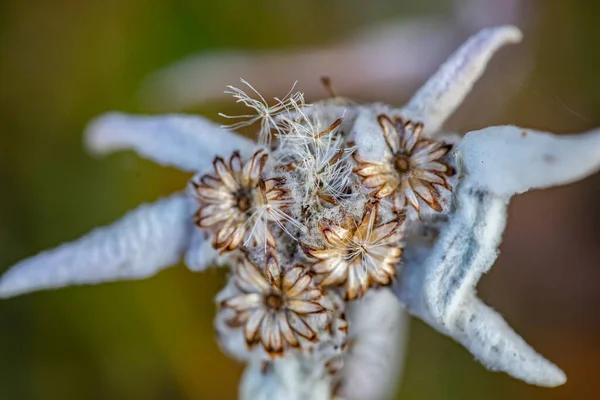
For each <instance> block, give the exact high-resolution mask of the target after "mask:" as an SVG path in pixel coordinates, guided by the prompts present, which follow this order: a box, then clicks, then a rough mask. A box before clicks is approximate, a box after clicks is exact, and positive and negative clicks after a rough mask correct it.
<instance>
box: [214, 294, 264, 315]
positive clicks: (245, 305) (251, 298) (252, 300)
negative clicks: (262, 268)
mask: <svg viewBox="0 0 600 400" xmlns="http://www.w3.org/2000/svg"><path fill="white" fill-rule="evenodd" d="M261 304H262V295H260V294H258V293H250V294H243V295H239V296H235V297H232V298H230V299H227V300H225V301H224V302H223V306H225V307H229V308H232V309H234V310H236V311H245V310H248V309H251V308H256V307H259V306H260V305H261Z"/></svg>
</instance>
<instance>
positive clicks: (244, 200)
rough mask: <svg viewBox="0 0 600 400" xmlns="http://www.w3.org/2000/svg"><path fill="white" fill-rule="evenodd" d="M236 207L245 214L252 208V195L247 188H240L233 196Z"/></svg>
mask: <svg viewBox="0 0 600 400" xmlns="http://www.w3.org/2000/svg"><path fill="white" fill-rule="evenodd" d="M234 196H235V201H236V206H237V208H238V209H239V210H240V211H241V212H246V211H248V210H249V209H250V207H252V194H251V193H250V190H248V189H247V188H241V189H239V190H238V191H237V192H235V194H234Z"/></svg>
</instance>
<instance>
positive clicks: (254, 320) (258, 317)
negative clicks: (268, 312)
mask: <svg viewBox="0 0 600 400" xmlns="http://www.w3.org/2000/svg"><path fill="white" fill-rule="evenodd" d="M264 316H265V312H264V311H263V310H262V309H257V310H255V311H254V312H253V313H252V314H251V315H250V318H248V322H246V325H245V326H244V338H245V339H246V343H248V344H252V343H256V342H258V341H259V340H260V336H258V337H257V335H258V333H259V328H260V326H261V323H262V321H263V319H264Z"/></svg>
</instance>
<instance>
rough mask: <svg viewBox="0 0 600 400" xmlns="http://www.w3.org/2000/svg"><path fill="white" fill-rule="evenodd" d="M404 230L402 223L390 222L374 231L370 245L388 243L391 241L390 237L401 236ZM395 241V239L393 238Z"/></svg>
mask: <svg viewBox="0 0 600 400" xmlns="http://www.w3.org/2000/svg"><path fill="white" fill-rule="evenodd" d="M401 229H402V221H390V222H387V223H385V224H381V225H379V226H378V227H377V228H375V229H374V230H373V233H372V234H371V237H370V238H369V242H370V243H379V242H383V243H386V242H388V241H391V239H390V236H392V235H394V234H398V235H400V232H399V231H400V230H401ZM392 239H393V238H392Z"/></svg>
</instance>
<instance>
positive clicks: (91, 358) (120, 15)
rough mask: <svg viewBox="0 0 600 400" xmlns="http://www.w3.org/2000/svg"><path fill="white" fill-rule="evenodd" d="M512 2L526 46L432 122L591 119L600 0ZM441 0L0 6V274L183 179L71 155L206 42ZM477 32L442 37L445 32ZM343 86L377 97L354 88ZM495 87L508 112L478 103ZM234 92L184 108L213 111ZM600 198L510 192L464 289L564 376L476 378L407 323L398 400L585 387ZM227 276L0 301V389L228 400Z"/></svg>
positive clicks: (571, 189)
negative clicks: (493, 259) (504, 213)
mask: <svg viewBox="0 0 600 400" xmlns="http://www.w3.org/2000/svg"><path fill="white" fill-rule="evenodd" d="M483 1H491V0H483ZM471 3H477V1H471ZM516 3H517V4H518V6H519V7H524V8H525V9H526V11H525V12H524V13H525V14H524V15H526V18H523V19H520V21H522V22H523V25H522V26H521V27H522V28H523V31H524V33H525V41H524V43H523V44H521V45H519V46H523V47H521V50H520V51H519V50H518V49H517V47H518V46H517V47H514V49H513V47H511V48H510V50H508V49H507V50H503V53H502V54H500V55H499V57H498V60H496V59H495V60H494V61H493V62H492V63H491V65H490V68H489V69H488V71H487V73H486V75H485V77H484V79H483V81H482V82H481V83H480V84H478V85H477V86H476V87H475V91H474V93H473V96H472V97H470V98H469V99H468V100H467V102H466V103H465V104H464V106H463V107H462V108H461V109H460V110H459V112H458V113H457V114H456V115H455V116H454V117H453V118H452V119H451V120H450V121H449V122H448V124H447V125H446V126H447V127H448V128H449V129H451V130H457V131H460V132H466V131H468V130H471V129H477V128H481V127H482V126H485V125H491V124H517V125H521V126H527V127H530V128H535V129H540V130H548V131H553V132H557V133H561V132H578V131H582V130H586V129H589V128H592V127H594V126H598V125H600V74H599V72H598V71H600V46H598V40H599V38H600V4H598V3H596V2H592V1H584V0H571V1H542V0H539V1H523V2H516ZM453 7H455V5H454V4H452V2H450V1H422V0H421V1H397V0H387V1H384V0H377V1H373V2H363V1H357V0H350V1H341V0H338V1H317V0H309V1H304V2H301V3H300V2H291V1H290V2H288V1H275V0H270V1H269V0H261V1H242V0H224V1H191V0H187V1H185V0H143V1H142V0H127V1H125V0H120V1H119V0H106V1H83V2H82V1H75V0H54V1H45V0H3V1H1V2H0V134H1V138H2V140H1V141H0V181H1V182H2V184H1V189H0V270H2V271H3V270H5V269H6V268H8V267H9V266H10V265H12V264H13V263H15V262H16V261H18V260H19V259H21V258H24V257H26V256H29V255H32V254H34V253H35V252H37V251H40V250H42V249H44V248H47V247H51V246H55V245H57V244H59V243H61V242H63V241H66V240H71V239H74V238H76V237H78V236H79V235H81V234H83V233H85V232H87V231H88V230H89V229H91V228H92V227H95V226H98V225H102V224H106V223H109V222H111V221H113V220H115V219H117V218H118V217H120V216H121V215H122V214H123V213H124V212H125V211H126V210H128V209H130V208H133V207H135V206H136V205H138V204H139V203H141V202H147V201H153V200H154V199H156V198H157V197H159V196H161V195H164V194H167V193H170V192H171V191H174V190H178V189H180V188H181V187H183V185H184V184H185V182H186V179H187V178H188V176H187V175H186V174H183V173H180V172H178V171H175V170H173V169H165V168H160V167H158V166H156V165H154V164H152V163H151V162H148V161H145V160H142V159H139V158H137V157H136V156H135V155H134V154H132V153H121V154H117V155H113V156H110V157H108V158H106V159H93V158H92V157H90V156H88V155H87V154H86V153H85V152H84V150H83V146H82V141H81V138H82V131H83V128H84V126H85V124H86V122H87V121H89V120H90V119H91V118H93V117H94V116H95V115H97V114H100V113H102V112H104V111H106V110H112V109H116V110H123V111H127V112H149V111H150V110H148V109H146V108H144V107H143V106H141V105H140V102H139V98H138V96H137V93H138V89H139V87H140V84H141V82H142V81H143V79H144V78H145V77H146V76H147V75H148V74H150V73H151V72H153V71H155V70H157V69H158V68H161V67H164V66H165V65H168V64H169V63H172V62H174V61H177V60H179V59H181V58H182V57H185V56H187V55H190V54H194V53H199V52H203V51H208V50H219V49H225V48H238V49H248V50H252V49H270V50H279V49H292V48H296V47H304V48H310V47H311V46H322V45H323V44H324V43H335V41H336V40H338V39H339V38H342V37H344V36H345V35H347V34H350V33H352V32H353V31H354V30H355V29H356V28H357V27H361V26H367V25H369V24H373V23H376V22H379V21H388V20H397V21H399V23H403V21H410V20H411V19H413V18H417V17H424V16H427V17H429V16H439V17H440V18H444V17H445V16H447V15H449V14H450V13H452V12H453ZM466 7H469V5H467V6H466ZM475 31H476V29H471V30H468V29H466V30H465V29H463V30H460V31H459V30H457V31H456V37H457V43H459V42H461V41H463V40H464V39H466V37H467V36H468V35H469V34H472V33H474V32H475ZM523 49H525V50H523ZM423 51H424V52H425V51H427V49H425V48H424V49H423ZM450 51H451V49H448V50H447V52H446V54H440V58H443V57H445V56H446V55H448V54H449V53H450ZM518 57H528V59H529V62H530V66H529V67H528V68H529V70H528V73H526V74H523V75H520V76H519V77H517V78H516V79H511V77H513V78H514V76H515V74H516V73H515V67H514V66H513V65H516V64H513V61H514V63H517V62H519V61H517V58H518ZM323 68H324V69H327V66H326V65H324V66H323ZM348 68H352V66H351V65H349V66H348ZM398 68H402V65H399V66H398ZM423 68H424V69H427V70H430V69H431V66H429V65H428V66H424V67H423ZM324 72H326V73H327V71H324ZM321 73H322V72H319V71H316V75H315V77H314V79H315V80H318V79H319V76H320V75H319V74H321ZM521 76H522V77H521ZM332 78H333V79H334V83H335V76H332ZM236 79H237V78H236ZM290 79H293V78H290ZM231 83H232V84H236V83H237V81H233V82H231ZM290 83H291V82H290ZM420 83H422V82H417V81H411V82H407V84H406V85H403V86H402V87H399V88H398V90H397V92H396V94H394V95H393V96H392V98H389V97H390V96H389V95H387V98H386V100H389V101H390V102H392V103H393V104H396V105H401V104H402V103H403V102H405V101H406V100H407V97H408V96H409V95H410V93H411V91H412V90H414V89H415V88H416V87H418V86H419V84H420ZM298 88H299V89H300V90H302V82H299V86H298ZM284 94H285V93H279V95H284ZM350 95H352V96H353V97H355V98H358V99H361V100H377V99H378V98H379V94H378V93H377V91H369V90H361V91H360V92H358V93H350ZM498 99H506V104H505V106H504V107H502V108H501V109H498V110H497V111H494V112H490V109H491V108H493V107H496V105H497V104H498V101H497V100H498ZM309 100H315V98H309ZM232 103H233V102H231V101H228V102H224V103H221V102H219V101H217V102H210V103H204V104H203V105H200V106H197V107H193V108H189V109H186V110H185V111H187V112H194V113H199V114H203V115H205V116H207V117H209V118H214V119H218V117H217V112H218V111H223V112H228V111H231V110H230V108H228V107H231V104H232ZM492 111H493V110H492ZM483 113H485V115H486V119H485V120H482V114H483ZM599 203H600V176H599V175H596V176H593V177H590V178H588V179H586V180H584V181H582V182H579V183H577V184H572V185H568V186H565V187H560V188H554V189H550V190H544V191H537V192H532V193H527V194H525V195H522V196H518V197H516V198H514V199H513V202H512V203H511V206H510V215H509V222H508V229H507V231H506V234H505V240H504V242H503V244H502V248H501V250H502V252H501V255H500V258H499V260H498V262H497V263H496V265H495V266H494V268H493V269H492V271H491V272H490V273H489V274H488V275H487V276H486V277H484V279H483V280H482V283H481V285H480V287H479V289H480V295H481V296H482V297H483V298H484V299H485V300H486V301H487V302H488V303H489V304H491V305H492V306H493V307H494V308H496V309H497V310H499V311H500V312H501V313H502V314H503V315H504V316H505V318H506V319H507V320H508V321H509V323H510V324H511V325H512V326H513V327H514V328H515V329H516V330H517V331H518V332H519V333H520V334H521V335H522V336H523V337H524V338H525V339H526V340H527V341H528V342H529V343H530V344H532V346H533V347H534V348H536V349H537V350H538V351H540V352H541V353H542V354H544V355H545V356H546V357H548V358H549V359H550V360H552V361H554V362H555V363H556V364H557V365H559V366H560V367H561V368H562V369H563V370H564V371H565V372H566V373H567V375H568V379H569V380H568V382H567V384H566V385H564V386H563V387H560V388H556V389H542V388H536V387H532V386H527V385H526V384H524V383H521V382H518V381H516V380H514V379H512V378H510V377H508V376H506V375H504V374H498V373H492V372H488V371H486V370H485V369H484V368H483V367H482V366H480V365H479V364H478V363H477V362H476V361H474V360H473V359H472V356H471V355H470V354H469V353H467V352H466V351H465V350H464V349H462V347H460V346H459V345H457V344H455V343H453V342H452V341H451V340H449V339H447V338H445V337H443V336H441V335H439V334H437V333H436V332H435V331H434V330H432V329H431V328H429V327H428V326H426V325H425V324H423V323H421V322H419V321H414V323H413V325H412V327H411V338H410V344H409V355H408V359H407V364H406V371H405V375H404V382H403V386H402V388H401V389H400V392H399V394H398V398H401V399H404V400H411V399H461V400H468V399H483V398H485V399H507V398H510V399H512V400H519V399H594V398H597V396H598V379H599V378H600V372H598V371H600V339H599V338H600V310H599V304H600V290H598V286H599V285H600V266H599V262H598V260H599V259H600V246H599V243H600V207H598V204H599ZM224 280H225V271H223V270H209V271H206V272H204V273H196V274H194V273H191V272H189V271H188V270H187V269H185V268H184V267H182V266H179V267H177V268H172V269H168V270H166V271H164V272H161V273H160V274H159V275H157V276H156V277H154V278H152V279H148V280H145V281H138V282H122V283H111V284H104V285H99V286H94V287H74V288H68V289H64V290H59V291H51V292H41V293H35V294H32V295H27V296H22V297H18V298H15V299H10V300H3V301H1V302H0V354H1V356H0V398H2V399H217V398H218V399H226V398H235V396H236V393H237V382H238V380H239V376H240V373H241V371H242V368H243V367H242V366H241V365H239V364H237V363H235V362H234V361H232V360H230V359H228V358H227V357H226V356H225V355H224V354H222V353H221V352H220V350H219V348H218V346H217V344H216V342H215V340H214V335H213V328H212V318H213V315H214V304H213V300H212V299H213V297H214V295H215V294H216V293H217V291H218V290H219V288H220V287H221V286H222V285H223V283H224Z"/></svg>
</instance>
